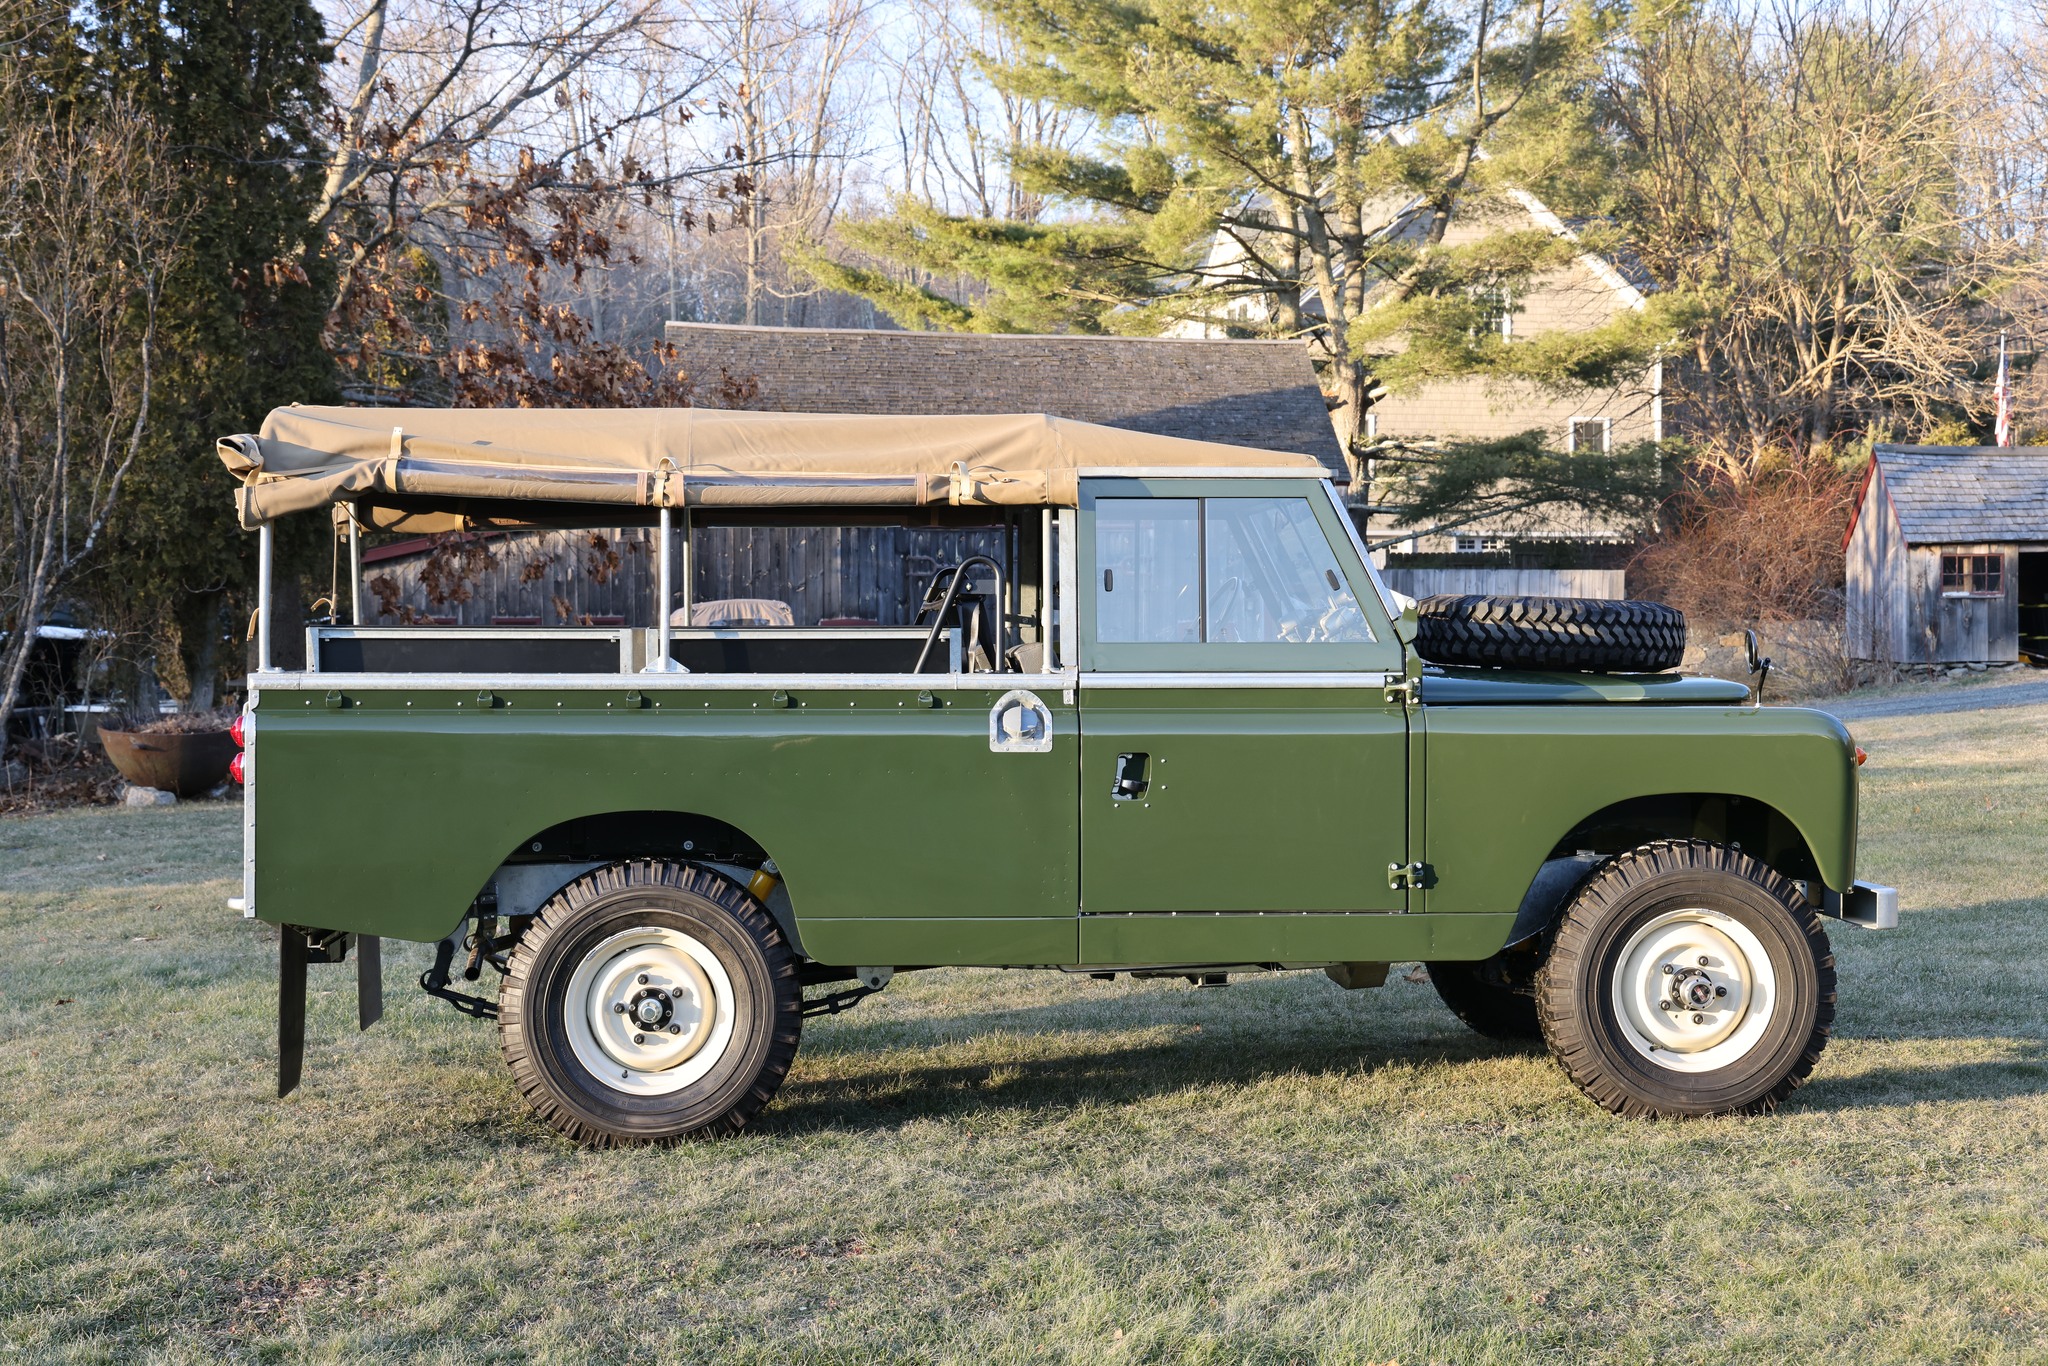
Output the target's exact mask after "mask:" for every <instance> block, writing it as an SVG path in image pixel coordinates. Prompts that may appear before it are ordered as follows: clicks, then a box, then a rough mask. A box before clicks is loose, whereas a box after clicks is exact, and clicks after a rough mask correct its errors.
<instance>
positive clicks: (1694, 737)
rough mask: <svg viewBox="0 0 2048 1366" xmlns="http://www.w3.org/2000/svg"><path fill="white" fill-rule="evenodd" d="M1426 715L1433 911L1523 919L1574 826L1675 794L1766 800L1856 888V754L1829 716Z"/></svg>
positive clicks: (1425, 832)
mask: <svg viewBox="0 0 2048 1366" xmlns="http://www.w3.org/2000/svg"><path fill="white" fill-rule="evenodd" d="M1421 718H1422V719H1421V725H1422V729H1423V732H1424V740H1423V756H1424V757H1423V764H1424V774H1423V783H1422V788H1423V790H1422V794H1421V798H1422V817H1423V819H1422V822H1421V825H1422V830H1421V832H1420V833H1421V836H1422V844H1423V847H1424V849H1425V850H1426V853H1425V855H1424V857H1425V859H1426V861H1427V862H1428V863H1429V865H1430V870H1431V875H1432V882H1431V886H1430V889H1429V891H1428V893H1427V897H1426V901H1427V904H1426V907H1425V909H1427V910H1429V911H1432V912H1439V913H1441V912H1459V911H1493V912H1498V911H1503V910H1507V911H1512V910H1514V909H1515V908H1516V907H1517V906H1518V905H1519V904H1520V903H1521V901H1522V898H1523V896H1524V894H1525V893H1526V892H1527V891H1528V890H1529V887H1530V886H1531V884H1532V882H1533V881H1534V879H1535V877H1536V875H1537V872H1538V870H1540V869H1541V868H1542V866H1543V864H1544V861H1545V860H1546V859H1548V858H1550V857H1551V856H1552V854H1553V852H1557V853H1563V854H1571V853H1574V852H1576V851H1575V850H1573V849H1569V848H1565V849H1561V848H1560V844H1561V842H1564V841H1565V840H1566V837H1567V836H1570V835H1572V834H1573V832H1574V831H1575V830H1578V829H1580V828H1581V827H1582V826H1584V825H1585V824H1586V823H1587V822H1588V821H1590V820H1591V819H1592V818H1593V817H1595V816H1596V815H1597V814H1599V813H1601V812H1603V811H1605V810H1608V809H1610V808H1615V807H1619V806H1623V805H1624V804H1626V803H1630V802H1638V801H1642V800H1643V799H1652V798H1660V797H1666V796H1683V797H1693V796H1698V797H1703V798H1706V799H1708V800H1707V801H1706V802H1703V803H1701V805H1702V806H1706V807H1711V808H1712V809H1714V810H1716V811H1718V812H1720V816H1719V817H1717V818H1720V819H1726V817H1727V811H1728V809H1729V808H1734V809H1736V810H1737V811H1738V812H1739V811H1740V810H1741V804H1742V803H1755V804H1757V805H1759V806H1761V807H1763V808H1765V809H1766V811H1767V812H1768V813H1775V814H1776V815H1777V816H1780V817H1782V818H1783V820H1784V821H1785V822H1788V823H1789V825H1790V827H1791V828H1792V829H1793V830H1794V831H1796V832H1797V836H1798V839H1799V840H1800V841H1803V843H1804V846H1805V849H1804V853H1805V854H1806V855H1807V856H1808V857H1809V858H1810V859H1811V862H1812V865H1813V869H1814V871H1816V872H1817V873H1818V875H1819V877H1820V879H1821V881H1822V882H1824V883H1825V884H1826V885H1827V886H1828V887H1830V888H1832V889H1834V890H1836V891H1843V890H1846V889H1847V888H1848V887H1850V886H1851V885H1852V884H1853V883H1854V882H1855V878H1856V761H1855V747H1854V745H1853V744H1852V743H1851V742H1850V739H1849V733H1848V732H1847V731H1846V730H1845V729H1843V727H1842V723H1841V722H1839V721H1837V720H1836V719H1835V718H1834V717H1832V716H1830V715H1828V714H1827V713H1825V712H1820V711H1812V710H1808V709H1805V708H1799V707H1697V706H1641V705H1633V706H1622V705H1615V706H1600V705H1593V706H1531V707H1520V706H1469V707H1461V706H1429V707H1424V708H1423V709H1422V711H1421ZM1716 802H1718V806H1715V805H1714V804H1715V803H1716ZM1749 815H1751V816H1753V817H1757V818H1758V819H1762V817H1760V816H1757V813H1754V812H1751V813H1749ZM1655 833H1657V834H1659V835H1668V836H1672V837H1685V836H1690V835H1693V834H1696V833H1701V832H1700V831H1698V830H1693V829H1670V830H1659V831H1656V832H1655ZM1755 852H1757V853H1758V854H1759V856H1760V857H1767V858H1768V857H1770V856H1771V855H1770V853H1769V852H1768V851H1765V850H1757V851H1755Z"/></svg>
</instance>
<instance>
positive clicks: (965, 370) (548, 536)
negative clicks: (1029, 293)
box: [363, 323, 1346, 627]
mask: <svg viewBox="0 0 2048 1366" xmlns="http://www.w3.org/2000/svg"><path fill="white" fill-rule="evenodd" d="M666 340H667V342H668V344H669V345H670V346H672V347H673V348H674V349H675V351H676V354H677V363H678V364H679V365H680V366H681V367H682V368H683V369H684V370H685V371H686V372H687V373H688V374H690V375H691V376H693V377H695V378H697V379H698V380H699V381H700V382H703V381H712V380H715V379H717V378H718V377H720V376H729V377H731V378H732V379H734V380H738V381H742V382H743V383H744V385H745V387H746V388H748V389H749V390H751V391H752V392H753V394H754V397H753V398H752V399H751V400H749V402H748V404H747V406H749V407H753V408H761V409H767V410H773V411H780V412H828V413H883V414H888V413H899V414H900V413H937V414H946V413H970V414H971V413H1049V414H1052V415H1053V416H1056V417H1068V418H1075V419H1078V420H1080V421H1084V422H1095V423H1100V424H1103V425H1105V426H1111V427H1123V428H1127V429H1129V430H1132V431H1141V432H1151V433H1156V434H1159V435H1164V436H1181V437H1192V438H1195V439H1198V440H1204V441H1221V442H1227V443H1230V444H1232V445H1239V446H1249V447H1252V448H1254V449H1258V450H1271V451H1286V452H1290V453H1298V454H1307V455H1311V456H1313V457H1315V458H1316V459H1317V460H1319V461H1321V462H1322V463H1323V465H1324V466H1325V467H1326V468H1327V469H1329V471H1330V473H1331V477H1332V478H1334V479H1337V480H1338V481H1339V482H1342V481H1343V479H1344V478H1345V477H1346V471H1345V466H1344V458H1343V454H1342V452H1341V451H1340V450H1339V449H1338V446H1337V438H1336V434H1335V432H1334V430H1333V429H1332V428H1331V426H1330V419H1329V411H1328V409H1327V408H1326V407H1325V406H1324V404H1323V399H1322V392H1321V390H1319V389H1318V388H1317V387H1316V380H1315V372H1314V369H1313V368H1312V367H1311V365H1310V364H1309V358H1308V352H1307V351H1306V349H1304V348H1303V347H1302V346H1301V345H1300V344H1299V343H1297V342H1291V341H1173V340H1162V339H1159V338H1151V337H1142V338H1129V337H1088V336H1053V337H1046V336H1013V335H995V336H989V335H980V334H963V333H939V332H885V331H878V330H865V329H858V328H802V327H742V326H722V325H717V324H704V323H670V324H669V325H668V328H667V334H666ZM652 534H653V533H652V532H650V531H648V530H647V529H644V528H638V529H636V528H631V527H627V528H618V529H612V530H604V531H595V532H588V531H578V532H566V531H529V532H518V533H512V534H495V535H487V536H484V537H480V538H476V539H474V540H472V541H469V542H466V543H464V545H462V546H452V545H447V544H443V543H440V542H436V541H432V540H425V539H417V538H416V539H413V540H410V541H401V542H396V543H393V544H389V545H384V546H379V547H376V548H373V549H371V550H369V551H368V552H366V553H365V555H364V556H363V560H364V564H363V573H364V578H365V585H366V591H365V593H364V599H363V600H364V607H365V618H366V620H367V621H369V622H372V623H382V624H386V625H389V624H396V623H398V622H401V621H405V620H421V619H426V620H435V621H445V622H448V623H451V624H454V623H459V624H461V625H465V626H476V625H485V626H487V625H493V624H496V625H502V626H532V627H540V626H555V625H560V624H564V623H569V622H581V623H586V624H591V625H606V624H611V623H614V622H617V621H620V620H623V619H629V618H631V617H632V616H633V615H634V611H635V608H636V605H638V604H644V603H646V602H648V601H650V600H651V599H652V597H653V594H654V586H653V577H652V575H653V564H654V560H655V558H656V557H655V556H654V555H653V554H652V553H651V552H652V551H653V550H654V548H655V547H654V543H653V541H652V539H651V537H652ZM970 555H991V556H994V557H996V558H998V559H1001V558H1002V556H1003V533H1002V532H1001V531H1000V530H996V529H990V528H959V527H950V528H949V527H931V528H911V527H892V526H846V525H839V526H811V525H788V524H786V519H785V524H770V523H769V521H768V519H763V518H759V517H755V518H752V519H750V520H748V521H746V522H744V523H739V522H734V521H732V520H730V519H719V518H714V517H709V516H704V517H699V518H698V520H697V522H696V523H695V525H694V528H693V532H692V536H691V552H690V555H689V558H688V566H687V569H686V570H685V572H686V574H687V576H688V587H687V591H688V595H689V600H690V601H691V602H694V603H708V602H713V601H730V600H734V599H761V598H767V599H773V600H776V601H781V602H786V603H787V605H788V606H789V608H790V611H791V615H792V619H793V622H794V624H795V625H796V626H799V627H808V626H816V625H818V624H820V623H821V622H822V623H828V624H829V623H834V622H845V621H862V622H875V623H878V624H881V625H885V626H901V625H908V624H910V623H912V622H913V621H915V620H916V616H917V608H918V604H919V602H920V601H921V600H922V598H923V596H924V593H925V589H926V587H927V586H928V585H929V583H930V582H931V580H932V577H933V576H934V575H935V574H936V573H937V572H938V570H939V569H940V567H941V566H943V565H948V564H957V563H959V562H960V561H961V560H963V559H964V558H966V557H967V556H970Z"/></svg>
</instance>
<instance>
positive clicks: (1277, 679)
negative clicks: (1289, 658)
mask: <svg viewBox="0 0 2048 1366" xmlns="http://www.w3.org/2000/svg"><path fill="white" fill-rule="evenodd" d="M1399 679H1400V675H1399V674H1391V673H1337V672H1331V673H1223V672H1214V673H1084V674H1082V675H1081V687H1082V690H1083V691H1093V690H1096V689H1125V688H1155V689H1157V688H1384V687H1386V686H1387V685H1388V684H1389V683H1393V682H1397V681H1398V680H1399Z"/></svg>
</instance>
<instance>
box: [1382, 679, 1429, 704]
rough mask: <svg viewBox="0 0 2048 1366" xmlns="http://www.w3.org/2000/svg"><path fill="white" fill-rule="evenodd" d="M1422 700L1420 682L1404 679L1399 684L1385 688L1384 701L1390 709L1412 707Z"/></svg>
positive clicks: (1390, 684) (1418, 680)
mask: <svg viewBox="0 0 2048 1366" xmlns="http://www.w3.org/2000/svg"><path fill="white" fill-rule="evenodd" d="M1421 700H1422V680H1421V679H1419V678H1404V679H1402V680H1401V681H1400V682H1399V683H1389V684H1387V687H1386V701H1387V705H1388V706H1390V707H1412V706H1414V705H1415V704H1416V703H1418V702H1420V701H1421Z"/></svg>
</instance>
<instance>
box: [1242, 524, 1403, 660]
mask: <svg viewBox="0 0 2048 1366" xmlns="http://www.w3.org/2000/svg"><path fill="white" fill-rule="evenodd" d="M1203 511H1204V513H1205V514H1206V517H1207V520H1206V522H1205V524H1204V527H1203V533H1204V541H1205V543H1206V546H1207V551H1208V557H1207V558H1208V564H1207V571H1208V572H1207V576H1206V577H1207V585H1206V587H1207V598H1208V614H1207V618H1208V619H1207V627H1208V629H1207V634H1206V636H1205V639H1207V640H1209V641H1212V642H1224V641H1231V642H1245V643H1252V642H1263V643H1268V644H1289V645H1299V644H1313V643H1316V642H1319V641H1340V642H1362V641H1370V640H1371V639H1372V631H1371V629H1370V628H1368V627H1367V626H1366V624H1365V613H1364V611H1362V610H1361V609H1360V608H1359V606H1358V599H1357V598H1356V597H1355V596H1353V595H1352V592H1351V587H1350V585H1349V584H1347V583H1345V582H1344V576H1343V574H1342V573H1341V572H1339V567H1338V564H1337V557H1336V555H1335V553H1334V552H1332V551H1331V549H1330V542H1329V540H1328V538H1326V537H1325V536H1324V535H1323V529H1322V527H1321V526H1320V525H1318V523H1317V522H1316V515H1315V513H1314V512H1313V511H1312V510H1311V509H1310V508H1309V505H1308V504H1307V503H1306V502H1304V501H1303V500H1301V499H1299V498H1211V499H1206V500H1204V508H1203Z"/></svg>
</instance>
